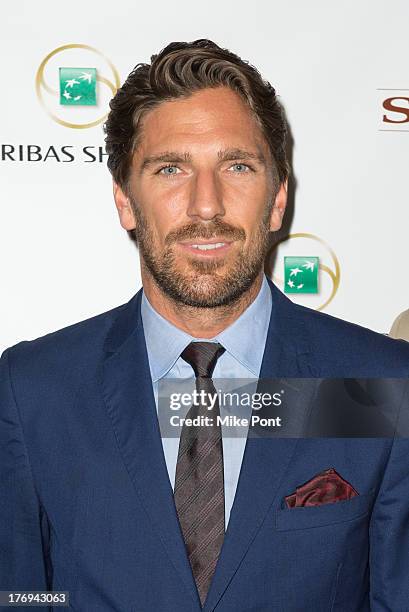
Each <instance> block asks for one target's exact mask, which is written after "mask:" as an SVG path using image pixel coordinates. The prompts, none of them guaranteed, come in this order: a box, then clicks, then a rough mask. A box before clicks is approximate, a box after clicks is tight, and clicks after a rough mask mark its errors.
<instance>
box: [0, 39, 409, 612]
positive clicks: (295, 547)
mask: <svg viewBox="0 0 409 612" xmlns="http://www.w3.org/2000/svg"><path fill="white" fill-rule="evenodd" d="M106 134H107V139H106V143H107V151H108V153H109V162H108V165H109V168H110V171H111V173H112V175H113V184H114V198H115V203H116V206H117V209H118V213H119V218H120V222H121V225H122V227H123V228H124V229H126V230H127V231H128V232H129V233H130V234H131V235H132V236H133V237H134V238H135V240H136V242H137V244H138V246H139V252H140V261H141V275H142V283H143V291H142V290H141V291H138V293H137V294H136V295H135V296H134V297H133V298H132V299H131V300H130V301H129V302H128V303H127V304H125V305H123V306H120V307H118V308H115V309H113V310H111V311H109V312H107V313H104V314H102V315H99V316H97V317H93V318H91V319H89V320H87V321H83V322H81V323H78V324H76V325H73V326H70V327H68V328H66V329H63V330H60V331H58V332H55V333H53V334H49V335H47V336H45V337H43V338H39V339H37V340H35V341H32V342H23V343H20V344H18V345H16V346H14V347H12V348H10V349H8V350H7V351H6V352H5V353H4V355H3V357H2V360H1V385H2V387H1V424H2V425H1V445H0V452H1V461H0V470H1V473H0V476H1V478H0V482H1V484H2V491H1V496H0V499H1V502H0V503H1V514H0V521H1V523H0V525H1V526H0V545H1V546H0V550H1V552H0V555H1V556H0V559H1V565H0V572H1V573H0V588H1V589H3V590H40V589H43V590H45V589H54V590H63V591H68V592H69V594H70V604H71V606H72V608H73V609H75V610H81V611H84V612H85V611H88V610H89V611H92V612H93V611H94V610H95V611H96V610H100V611H108V610H110V611H112V610H115V611H121V612H122V611H126V612H128V611H131V610H132V611H138V612H148V611H155V612H188V611H189V612H194V611H199V610H200V609H201V608H202V607H203V609H204V610H206V611H207V612H210V611H213V610H217V612H240V611H243V612H244V611H250V610H253V611H255V612H256V611H257V612H263V611H265V612H267V611H273V610H274V611H285V612H299V611H301V610H303V611H304V610H308V611H310V610H311V611H314V612H319V611H324V610H325V611H329V610H342V611H344V612H354V611H356V612H358V611H363V610H370V609H371V610H379V611H381V610H382V611H385V610H391V611H393V612H399V611H401V612H403V611H404V610H408V601H409V586H408V585H409V524H408V520H409V469H408V467H409V447H408V442H407V440H405V439H396V440H394V439H391V438H368V439H348V438H343V439H331V438H316V439H298V440H297V439H296V438H283V437H282V438H277V437H276V438H274V439H272V438H257V437H254V438H250V437H248V439H247V440H246V439H244V440H240V439H237V440H235V441H234V443H231V442H230V441H229V439H228V438H225V437H223V436H222V435H221V428H220V427H219V428H218V427H213V428H210V432H211V433H210V434H209V435H208V438H205V437H203V435H202V430H200V431H197V430H196V433H194V434H193V436H191V439H190V440H189V436H188V435H186V432H187V429H186V428H184V429H182V431H181V433H180V439H177V438H171V437H169V438H166V439H165V438H164V439H163V440H162V439H161V435H160V430H159V426H158V418H157V406H156V405H155V401H157V398H158V389H159V385H160V383H161V382H162V381H163V379H165V378H167V379H168V380H169V379H170V380H173V381H174V380H175V379H176V381H178V380H180V381H186V380H187V379H189V378H192V377H194V378H195V381H196V384H197V389H198V390H203V389H205V388H207V389H212V388H213V387H212V385H213V380H215V379H217V378H219V379H229V378H244V379H246V378H247V379H252V378H254V377H255V378H258V377H260V378H263V379H273V378H278V377H281V378H285V377H293V378H297V379H303V378H308V377H338V378H342V377H380V376H382V377H407V376H408V371H409V348H408V346H407V345H406V344H405V343H403V342H398V341H392V340H390V339H388V338H386V337H384V336H382V335H380V334H376V333H374V332H371V331H369V330H367V329H364V328H361V327H358V326H356V325H352V324H349V323H346V322H343V321H341V320H338V319H335V318H333V317H330V316H328V315H325V314H322V313H317V312H315V311H312V310H309V309H307V308H303V307H300V306H296V305H294V304H293V303H292V302H290V301H289V300H288V299H287V298H286V297H285V296H284V295H283V294H281V292H280V291H279V290H278V289H277V288H276V287H275V286H274V285H273V284H272V283H271V281H270V280H268V279H267V278H266V277H265V276H264V274H263V260H264V257H265V255H266V252H267V249H268V238H269V233H270V232H275V231H277V230H278V229H279V228H280V226H281V222H282V218H283V215H284V211H285V206H286V192H287V176H288V168H287V161H286V157H285V152H284V151H285V149H284V140H285V125H284V120H283V117H282V114H281V110H280V107H279V105H278V102H277V99H276V96H275V92H274V90H273V88H272V87H271V86H270V85H269V84H268V83H267V82H265V81H263V80H262V78H261V77H260V75H259V73H258V72H257V71H256V69H255V68H253V67H252V66H250V65H249V64H248V63H246V62H244V61H243V60H241V59H240V58H238V57H237V56H236V55H234V54H233V53H231V52H229V51H227V50H224V49H221V48H220V47H218V46H217V45H215V44H214V43H212V42H211V41H207V40H198V41H195V42H193V43H172V44H170V45H168V46H167V47H166V48H165V49H164V50H162V51H161V53H159V54H158V55H156V56H153V57H152V62H151V64H139V65H138V66H136V68H135V69H134V71H133V72H132V73H131V74H130V75H129V77H128V79H127V81H126V82H125V83H124V85H123V86H122V87H121V89H120V90H119V91H118V93H117V94H116V96H115V97H114V99H113V100H112V102H111V112H110V115H109V118H108V121H107V124H106ZM203 404H204V402H199V406H198V408H197V409H196V413H194V412H191V414H196V415H199V416H200V415H203ZM204 407H205V409H206V405H205V406H204ZM219 408H220V407H219ZM190 410H193V405H192V407H191V408H190ZM201 411H202V412H201ZM209 440H210V442H209ZM328 487H329V488H330V489H331V491H333V487H335V488H336V490H337V491H338V490H339V491H341V494H340V495H339V496H338V495H334V494H333V493H331V492H330V494H328V495H327V498H326V499H321V500H318V501H316V500H315V497H317V496H318V497H320V496H321V494H322V492H323V488H326V490H327V492H328V490H329V489H328ZM301 497H304V499H303V500H301V499H300V498H301ZM323 497H324V498H325V495H324V496H323ZM307 498H308V499H307Z"/></svg>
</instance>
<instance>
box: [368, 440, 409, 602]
mask: <svg viewBox="0 0 409 612" xmlns="http://www.w3.org/2000/svg"><path fill="white" fill-rule="evenodd" d="M370 582H371V610H372V611H374V612H407V610H408V609H409V608H408V605H409V603H408V602H409V439H408V438H396V439H395V440H394V442H393V445H392V450H391V453H390V456H389V460H388V465H387V469H386V471H385V475H384V478H383V482H382V486H381V489H380V491H379V495H378V498H377V501H376V503H375V506H374V509H373V513H372V518H371V526H370Z"/></svg>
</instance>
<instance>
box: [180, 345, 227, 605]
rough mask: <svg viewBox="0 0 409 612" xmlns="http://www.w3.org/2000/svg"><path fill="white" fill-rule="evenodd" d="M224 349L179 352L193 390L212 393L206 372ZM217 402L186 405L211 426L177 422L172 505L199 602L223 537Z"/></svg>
mask: <svg viewBox="0 0 409 612" xmlns="http://www.w3.org/2000/svg"><path fill="white" fill-rule="evenodd" d="M224 351H225V349H224V348H223V347H222V346H221V345H220V344H218V343H217V342H191V343H190V344H189V346H187V347H186V349H185V350H184V351H183V353H182V354H181V357H182V359H184V360H185V361H187V362H188V363H189V364H190V365H191V366H192V368H193V370H194V372H195V376H196V389H197V391H198V392H199V393H200V392H201V391H204V392H206V393H210V394H216V389H215V387H214V385H213V381H212V378H211V376H212V374H213V370H214V368H215V365H216V362H217V360H218V358H219V357H220V355H221V354H222V353H224ZM218 415H219V403H218V402H216V404H215V406H214V408H213V409H212V410H208V403H207V402H206V401H200V402H198V405H194V404H192V406H191V408H190V409H189V412H188V413H187V415H186V416H187V418H195V417H198V416H199V417H200V416H204V417H210V418H211V419H213V424H212V426H207V427H206V426H202V427H200V426H199V427H194V428H193V427H187V426H186V425H183V427H182V432H181V436H180V441H179V453H178V460H177V464H176V479H175V492H174V497H175V505H176V510H177V513H178V517H179V522H180V526H181V528H182V533H183V537H184V540H185V544H186V550H187V552H188V556H189V561H190V565H191V567H192V572H193V576H194V578H195V581H196V585H197V590H198V593H199V597H200V601H201V603H202V605H203V604H204V601H205V599H206V595H207V592H208V590H209V586H210V583H211V580H212V577H213V574H214V570H215V567H216V563H217V559H218V557H219V554H220V550H221V547H222V544H223V539H224V528H225V524H224V521H225V519H224V475H223V447H222V435H221V427H220V424H218V423H217V416H218Z"/></svg>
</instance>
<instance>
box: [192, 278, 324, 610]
mask: <svg viewBox="0 0 409 612" xmlns="http://www.w3.org/2000/svg"><path fill="white" fill-rule="evenodd" d="M269 285H270V289H271V292H272V298H273V304H272V313H271V319H270V324H269V329H268V334H267V340H266V346H265V351H264V356H263V361H262V365H261V371H260V378H273V379H276V378H281V377H282V378H285V377H289V378H290V377H293V378H297V377H299V378H302V377H308V376H312V374H311V372H310V370H309V367H308V362H307V356H308V352H309V348H308V343H307V335H306V330H305V329H304V324H303V321H302V319H301V317H300V316H297V314H298V313H294V310H295V309H296V307H295V305H294V304H293V303H292V302H290V300H288V299H287V298H286V297H285V296H284V295H282V294H281V292H280V291H279V290H278V289H277V288H276V287H275V286H274V285H273V283H272V282H271V281H269ZM296 445H297V439H295V438H274V439H272V438H270V439H269V438H250V437H249V438H248V439H247V443H246V448H245V452H244V456H243V463H242V467H241V472H240V478H239V482H238V486H237V490H236V495H235V499H234V504H233V508H232V511H231V514H230V520H229V524H228V529H227V532H226V536H225V540H224V543H223V547H222V551H221V555H220V557H219V561H218V564H217V567H216V572H215V575H214V579H213V582H212V584H211V587H210V591H209V594H208V597H207V600H206V602H205V606H204V612H211V611H212V610H213V609H214V608H215V606H216V605H217V603H218V601H219V600H220V598H221V597H222V595H223V593H224V591H225V590H226V588H227V587H228V584H229V582H230V581H231V579H232V578H233V576H234V574H235V572H236V570H237V568H238V566H239V564H240V562H241V561H242V559H243V557H244V555H245V554H246V552H247V550H248V548H249V547H250V545H251V542H252V540H253V539H254V537H255V535H256V533H257V531H258V530H259V528H260V526H261V524H262V522H263V520H264V518H265V515H266V514H267V512H268V510H269V508H270V506H271V504H272V502H273V501H274V499H275V497H276V494H277V490H278V487H279V485H280V482H281V480H282V479H283V477H284V476H285V474H286V472H287V469H288V466H289V464H290V462H291V458H292V456H293V454H294V451H295V448H296Z"/></svg>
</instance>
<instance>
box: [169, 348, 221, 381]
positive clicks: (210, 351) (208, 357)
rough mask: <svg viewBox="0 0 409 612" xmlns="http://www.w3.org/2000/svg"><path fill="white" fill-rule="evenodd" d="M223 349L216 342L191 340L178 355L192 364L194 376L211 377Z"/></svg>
mask: <svg viewBox="0 0 409 612" xmlns="http://www.w3.org/2000/svg"><path fill="white" fill-rule="evenodd" d="M225 350H226V349H225V348H224V347H223V346H222V345H221V344H219V343H218V342H191V343H190V344H189V345H188V346H187V347H186V348H185V350H184V351H183V352H182V354H181V355H180V356H181V357H182V359H184V360H185V361H187V363H189V364H190V365H191V366H192V368H193V370H194V372H195V376H196V378H198V377H199V376H200V377H202V378H211V377H212V374H213V370H214V368H215V366H216V363H217V360H218V359H219V357H220V355H222V354H223V353H224V351H225Z"/></svg>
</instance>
